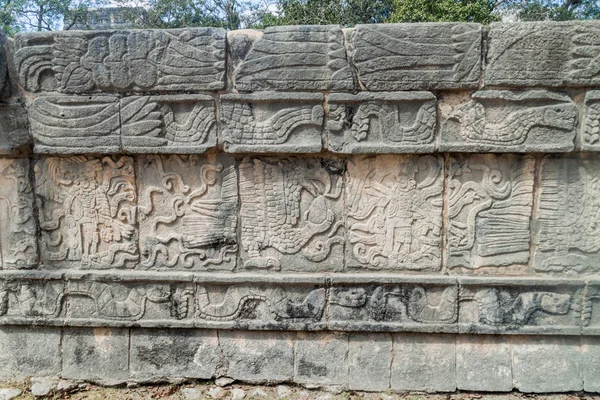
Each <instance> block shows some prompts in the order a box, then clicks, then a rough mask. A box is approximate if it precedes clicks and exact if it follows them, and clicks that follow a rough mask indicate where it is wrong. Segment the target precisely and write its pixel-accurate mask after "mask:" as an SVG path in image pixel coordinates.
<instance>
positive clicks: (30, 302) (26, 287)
mask: <svg viewBox="0 0 600 400" xmlns="http://www.w3.org/2000/svg"><path fill="white" fill-rule="evenodd" d="M64 294H65V283H64V281H62V280H57V279H56V280H54V279H53V280H50V279H47V280H27V279H17V280H8V279H7V280H0V317H12V318H17V319H19V318H24V319H26V318H58V317H61V316H64V312H63V311H64V310H63V298H64Z"/></svg>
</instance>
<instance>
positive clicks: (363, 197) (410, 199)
mask: <svg viewBox="0 0 600 400" xmlns="http://www.w3.org/2000/svg"><path fill="white" fill-rule="evenodd" d="M442 166H443V160H442V158H440V157H434V156H416V155H381V156H374V157H358V156H357V157H354V158H353V159H351V160H350V162H349V163H348V171H347V173H346V190H345V193H346V215H347V220H346V226H347V229H348V241H349V243H348V245H347V247H346V249H347V251H346V265H347V267H348V268H356V269H376V270H394V271H398V270H405V271H406V270H409V271H414V270H419V271H422V270H433V271H436V270H439V269H440V268H441V240H442V239H441V235H442V186H443V177H442Z"/></svg>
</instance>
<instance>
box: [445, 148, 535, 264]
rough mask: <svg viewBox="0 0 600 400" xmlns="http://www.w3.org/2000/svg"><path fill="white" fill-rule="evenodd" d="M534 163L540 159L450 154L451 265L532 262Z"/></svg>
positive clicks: (449, 226) (449, 221)
mask: <svg viewBox="0 0 600 400" xmlns="http://www.w3.org/2000/svg"><path fill="white" fill-rule="evenodd" d="M534 166H535V159H534V158H533V157H532V156H525V155H524V156H520V155H513V154H502V155H494V154H475V155H470V156H467V155H465V156H461V155H453V156H451V157H450V161H449V165H448V175H447V185H446V195H447V196H448V221H447V224H446V230H447V232H446V240H447V247H446V248H447V253H448V257H447V259H446V264H447V267H448V268H451V269H452V268H456V267H463V268H466V269H476V268H480V267H507V266H513V265H515V264H517V265H524V266H526V265H527V263H528V261H529V247H530V239H531V232H530V228H529V222H530V219H531V212H532V206H533V183H534ZM497 270H498V269H497ZM499 272H501V271H499Z"/></svg>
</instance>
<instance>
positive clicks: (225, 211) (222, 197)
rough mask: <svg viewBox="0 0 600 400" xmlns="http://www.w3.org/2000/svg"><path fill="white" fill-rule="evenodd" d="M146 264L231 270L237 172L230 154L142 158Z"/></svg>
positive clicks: (139, 174) (139, 168) (139, 172)
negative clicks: (228, 155)
mask: <svg viewBox="0 0 600 400" xmlns="http://www.w3.org/2000/svg"><path fill="white" fill-rule="evenodd" d="M136 176H137V179H138V191H139V220H140V222H139V225H140V249H141V267H142V268H152V269H164V268H167V269H190V270H192V269H193V270H232V269H233V268H234V267H235V265H236V257H237V249H238V246H237V237H236V235H237V233H236V228H237V206H238V198H237V175H236V171H235V167H234V161H233V159H232V158H229V157H227V156H225V155H219V156H216V155H214V154H212V155H209V156H198V155H190V156H184V155H170V156H158V155H147V156H140V158H138V160H137V175H136Z"/></svg>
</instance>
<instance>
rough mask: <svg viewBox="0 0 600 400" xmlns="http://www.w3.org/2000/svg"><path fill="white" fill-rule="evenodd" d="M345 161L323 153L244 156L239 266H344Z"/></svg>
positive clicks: (294, 268)
mask: <svg viewBox="0 0 600 400" xmlns="http://www.w3.org/2000/svg"><path fill="white" fill-rule="evenodd" d="M343 172H344V164H343V162H342V161H341V160H335V159H322V158H312V157H310V158H292V157H290V158H281V157H279V158H255V157H247V158H245V159H244V160H243V162H242V163H241V164H240V166H239V173H240V185H239V187H240V199H241V203H242V204H241V209H240V215H241V240H242V247H243V249H242V250H243V251H242V252H241V261H242V264H241V265H240V267H241V268H244V269H254V270H266V269H272V270H280V269H281V270H284V271H302V272H311V271H312V272H315V271H318V272H324V271H333V270H338V271H339V270H341V269H342V268H343V252H344V248H343V247H344V241H345V232H344V229H343V219H342V215H343V208H342V207H343V196H342V192H343V188H342V178H343Z"/></svg>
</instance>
